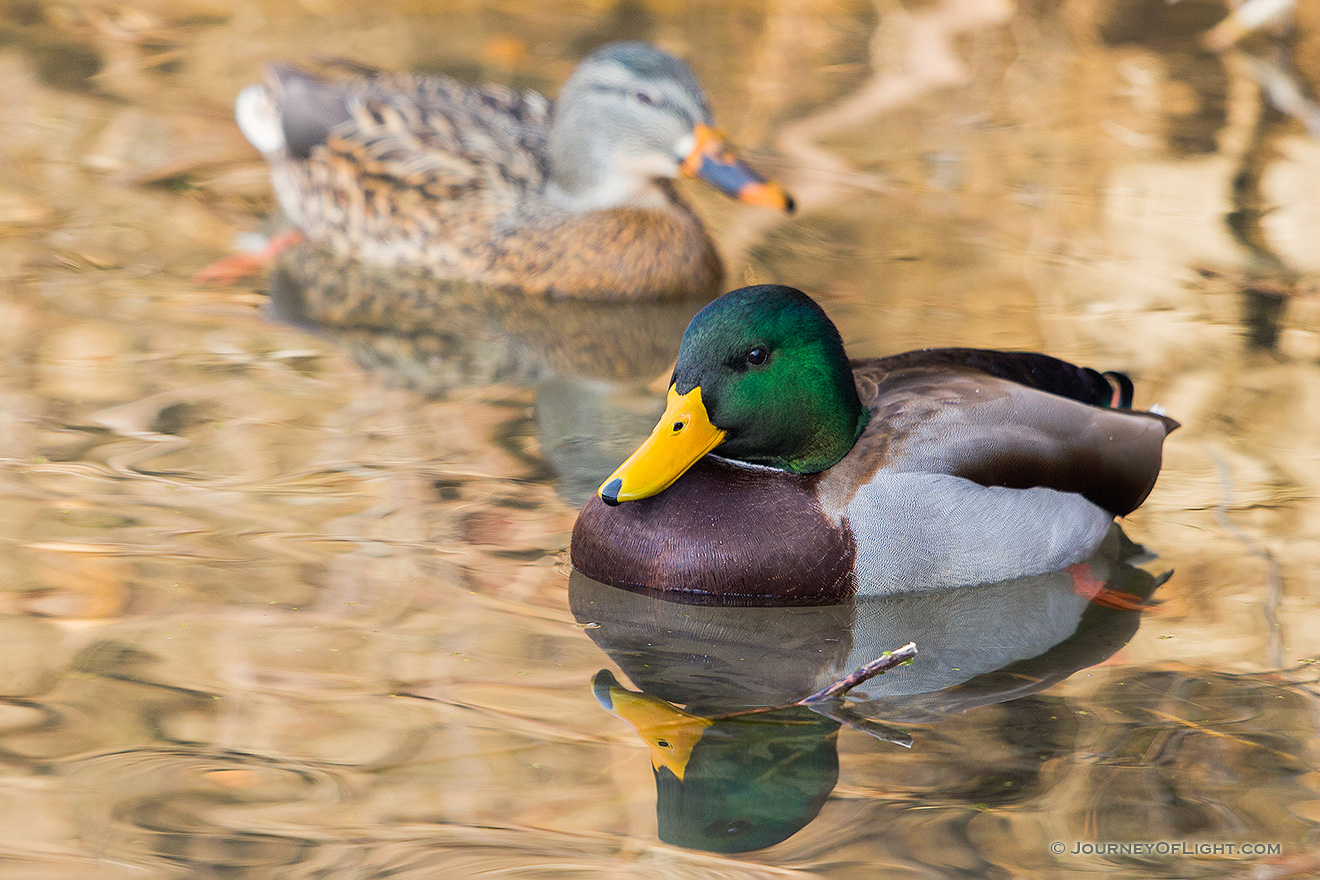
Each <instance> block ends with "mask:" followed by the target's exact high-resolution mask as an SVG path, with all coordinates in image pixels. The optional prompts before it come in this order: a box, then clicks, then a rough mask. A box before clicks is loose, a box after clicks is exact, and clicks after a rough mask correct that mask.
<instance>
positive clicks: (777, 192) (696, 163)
mask: <svg viewBox="0 0 1320 880" xmlns="http://www.w3.org/2000/svg"><path fill="white" fill-rule="evenodd" d="M692 135H693V137H694V138H695V139H696V143H695V144H694V145H693V147H692V152H690V153H688V154H687V155H686V156H684V157H683V162H682V164H680V165H679V169H680V170H681V171H682V172H683V173H684V174H686V175H688V176H689V177H700V178H701V179H702V180H704V181H706V182H707V183H709V184H710V185H711V186H713V187H715V188H716V189H718V190H719V191H720V192H724V193H728V194H729V195H731V196H733V197H734V198H736V199H738V200H739V201H742V202H746V203H748V204H749V205H759V206H761V207H762V208H775V209H777V210H780V211H787V212H788V213H790V214H791V213H793V207H794V205H793V197H792V196H790V195H789V194H788V193H786V192H784V188H783V187H781V186H780V185H779V184H777V183H771V182H769V181H767V180H765V179H764V178H763V177H761V175H759V174H757V173H756V172H755V171H753V170H752V169H751V167H749V166H748V165H747V163H746V162H744V161H743V160H742V159H739V158H738V156H737V155H736V154H735V153H734V152H733V150H732V149H730V148H729V146H728V144H727V143H726V142H725V140H724V135H723V134H721V133H720V132H718V131H716V130H715V129H713V128H711V127H710V126H709V125H702V124H700V123H698V124H697V126H696V127H695V128H694V129H693V130H692Z"/></svg>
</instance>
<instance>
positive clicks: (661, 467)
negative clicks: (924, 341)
mask: <svg viewBox="0 0 1320 880" xmlns="http://www.w3.org/2000/svg"><path fill="white" fill-rule="evenodd" d="M1110 377H1113V379H1112V381H1111V378H1110ZM1130 391H1131V384H1130V383H1129V382H1128V381H1127V379H1126V377H1122V376H1119V375H1118V374H1107V375H1102V374H1100V373H1097V372H1096V371H1094V370H1090V369H1085V368H1082V367H1076V366H1073V365H1072V364H1068V363H1065V362H1063V361H1060V360H1056V359H1054V358H1051V357H1048V356H1046V355H1043V354H1033V353H1026V352H996V351H982V350H978V349H961V348H952V349H928V350H924V351H913V352H908V353H906V354H900V355H894V356H892V357H886V358H878V359H874V360H865V361H854V362H852V363H851V364H850V363H849V361H848V359H847V356H846V355H845V354H844V350H843V342H842V340H841V339H840V338H839V333H838V331H837V330H836V329H835V328H834V325H833V324H832V323H831V322H830V319H829V318H828V317H826V315H825V312H824V311H823V310H822V309H821V308H820V306H818V305H816V303H815V302H813V301H812V300H811V299H810V298H809V297H807V296H806V295H805V294H803V293H801V292H800V291H797V290H794V289H792V288H789V287H780V286H777V285H761V286H757V287H744V288H742V289H741V290H735V291H734V292H732V293H729V294H726V295H724V296H722V297H720V298H719V299H717V300H715V301H714V302H712V303H711V304H710V305H708V306H706V308H704V309H702V310H701V311H700V312H698V313H697V315H696V317H694V318H693V319H692V322H691V323H690V324H689V325H688V328H687V330H686V332H684V334H683V340H682V342H681V343H680V346H679V351H678V364H677V366H676V367H675V369H674V374H673V379H672V383H671V385H670V388H669V397H668V406H667V408H666V409H665V413H664V415H663V416H661V418H660V423H659V424H658V425H657V426H656V428H655V430H654V432H652V434H651V436H650V437H649V438H648V439H647V440H646V442H645V443H643V444H642V446H641V447H640V448H639V449H638V450H637V451H636V452H635V453H633V455H632V456H631V457H630V458H629V459H628V460H627V461H625V462H624V463H623V464H622V465H621V466H620V467H619V469H618V470H616V471H615V472H614V473H613V474H611V475H610V477H609V478H608V479H607V480H606V481H605V483H604V484H603V485H602V486H601V487H600V489H599V490H598V496H599V497H594V498H592V499H591V500H589V501H588V503H587V505H586V507H584V508H583V510H582V513H581V514H580V515H579V517H578V520H577V523H576V525H575V526H574V528H573V539H572V551H571V553H572V561H573V565H574V567H576V568H577V569H579V570H580V571H582V572H583V573H584V574H586V575H588V576H589V577H592V578H594V579H596V580H598V581H603V582H605V583H608V584H611V585H614V586H625V587H634V588H642V589H647V590H656V591H663V592H665V593H667V594H669V595H674V596H678V597H681V598H686V599H689V600H691V601H712V602H724V603H728V602H739V601H744V602H753V601H755V602H764V601H769V602H782V603H808V604H810V603H819V602H830V601H837V600H840V599H843V598H846V597H848V596H852V595H875V594H881V593H891V592H900V591H904V590H920V589H931V588H936V587H946V586H956V585H966V584H976V583H986V582H991V581H1000V580H1007V579H1008V578H1013V577H1022V576H1026V575H1035V574H1043V573H1045V572H1050V571H1057V570H1060V569H1063V568H1065V567H1067V566H1069V565H1072V564H1074V563H1078V562H1080V561H1081V560H1083V559H1085V558H1087V557H1088V556H1089V555H1090V554H1091V553H1092V552H1094V550H1095V549H1096V547H1097V546H1098V545H1099V543H1100V541H1101V540H1102V539H1103V538H1104V536H1105V533H1106V532H1107V531H1108V530H1109V526H1110V524H1111V522H1112V521H1113V518H1114V517H1115V516H1122V515H1124V514H1127V513H1129V512H1130V511H1132V510H1134V509H1136V508H1137V507H1138V506H1139V505H1140V504H1141V502H1142V501H1144V500H1145V499H1146V496H1147V495H1148V494H1149V493H1150V490H1151V488H1152V487H1153V486H1154V485H1155V478H1156V476H1157V475H1158V474H1159V469H1160V457H1161V450H1162V447H1163V442H1164V438H1165V437H1166V436H1167V435H1168V434H1169V432H1170V431H1172V430H1173V429H1174V428H1176V427H1177V423H1176V422H1174V421H1173V420H1171V419H1168V418H1165V417H1164V416H1162V415H1158V414H1155V413H1142V412H1132V411H1131V410H1127V409H1114V408H1112V407H1111V403H1112V402H1113V401H1114V399H1115V397H1121V398H1122V405H1123V406H1127V405H1129V404H1130ZM712 451H714V452H716V453H718V455H714V454H710V455H708V454H707V453H711V452H712Z"/></svg>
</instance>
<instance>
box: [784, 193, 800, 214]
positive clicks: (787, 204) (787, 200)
mask: <svg viewBox="0 0 1320 880" xmlns="http://www.w3.org/2000/svg"><path fill="white" fill-rule="evenodd" d="M796 210H797V202H795V201H793V197H792V196H790V195H788V194H787V193H785V194H784V211H785V213H788V214H792V213H793V212H794V211H796Z"/></svg>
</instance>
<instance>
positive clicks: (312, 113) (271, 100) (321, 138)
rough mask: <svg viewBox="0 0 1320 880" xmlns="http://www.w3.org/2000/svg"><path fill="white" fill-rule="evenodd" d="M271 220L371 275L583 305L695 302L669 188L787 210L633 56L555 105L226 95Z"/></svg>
mask: <svg viewBox="0 0 1320 880" xmlns="http://www.w3.org/2000/svg"><path fill="white" fill-rule="evenodd" d="M236 115H237V116H238V120H239V126H240V127H241V128H242V129H243V132H244V133H245V134H246V135H247V137H248V140H250V141H251V142H252V143H253V145H254V146H256V147H257V148H258V149H260V150H261V151H262V153H263V154H264V155H265V156H266V158H267V160H268V161H269V162H270V163H271V173H272V180H273V182H274V186H275V192H276V195H277V196H278V197H279V200H280V204H281V206H282V207H283V209H284V211H285V213H286V214H287V215H288V216H289V218H290V219H291V220H292V221H293V223H294V225H296V226H297V227H298V228H299V229H301V230H302V231H303V232H304V233H305V234H306V235H307V236H308V237H309V238H311V239H312V240H314V241H317V242H322V243H324V244H326V245H328V246H329V247H331V248H332V249H334V250H335V251H337V252H339V253H342V254H351V255H353V256H354V257H356V258H358V259H361V260H364V261H367V262H371V263H376V264H380V265H386V266H394V267H414V268H420V269H424V270H427V271H430V272H431V273H432V274H435V275H438V276H441V277H446V278H458V279H463V280H467V281H476V282H482V283H485V284H492V285H502V286H511V287H516V288H519V289H521V290H524V291H528V292H536V293H551V294H557V295H563V296H581V297H589V298H595V299H610V298H619V299H639V298H653V297H668V296H689V295H702V294H705V295H710V294H713V293H714V292H715V290H716V289H717V288H718V286H719V283H720V280H721V277H722V269H721V266H720V260H719V256H718V254H716V252H715V247H714V244H713V243H712V242H711V240H710V237H709V236H708V235H707V234H706V231H705V230H704V229H703V228H702V225H701V222H700V221H699V220H698V219H697V217H696V216H695V215H694V214H693V213H692V211H691V209H690V208H688V206H687V205H686V204H685V203H684V202H683V201H682V199H680V198H679V196H678V194H677V192H676V191H675V190H674V187H673V185H672V183H671V181H670V179H671V178H673V177H675V176H677V175H678V174H680V173H684V174H688V175H691V176H697V177H701V178H703V179H704V180H706V181H708V182H710V183H712V184H713V185H715V186H716V187H718V188H719V189H721V190H724V191H725V192H728V193H730V194H732V195H736V196H737V197H738V198H740V199H742V200H744V201H748V202H752V203H756V204H762V205H766V206H770V207H777V208H781V209H788V210H791V209H792V202H791V200H790V199H789V198H788V197H787V196H786V195H785V194H784V192H783V191H782V190H781V189H779V188H778V187H777V186H775V185H773V184H767V183H765V182H763V181H762V180H761V179H760V178H758V177H757V176H756V175H755V174H754V173H753V172H752V171H751V169H749V168H748V167H747V166H746V165H744V164H743V163H742V162H741V161H740V160H738V159H737V158H736V157H735V156H733V154H732V153H730V152H729V150H728V148H727V147H726V146H725V145H724V143H723V140H722V138H721V136H720V135H719V134H718V132H717V131H716V130H715V129H714V128H713V123H712V121H711V114H710V109H709V107H708V106H707V103H706V98H705V96H704V95H703V94H702V91H701V86H700V85H699V84H698V83H697V80H696V77H695V76H694V75H693V74H692V71H691V70H690V69H689V68H688V67H687V65H686V64H684V63H683V62H682V61H679V60H678V59H677V58H674V57H673V56H672V55H669V54H668V53H665V52H662V51H660V50H659V49H656V48H655V47H653V46H649V45H646V44H644V43H616V44H613V45H610V46H606V47H604V48H602V49H600V50H598V51H596V52H594V53H593V54H591V55H590V56H588V57H587V58H586V59H585V60H584V61H583V62H582V63H581V65H579V67H578V68H577V70H576V71H575V72H574V74H573V75H572V77H570V78H569V80H568V81H567V82H566V83H565V84H564V88H563V90H562V92H561V94H560V97H559V101H558V104H557V105H556V106H555V107H554V109H553V111H552V109H551V105H550V103H549V102H548V101H547V100H546V99H545V98H543V97H541V96H540V95H538V94H536V93H534V92H513V91H510V90H508V89H504V88H500V87H497V86H467V85H463V84H461V83H458V82H455V81H454V80H451V79H447V78H444V77H434V76H430V77H428V76H411V75H405V74H392V75H391V74H378V75H372V76H366V77H359V78H356V79H352V80H347V81H339V82H332V81H328V80H323V79H320V78H318V77H315V76H313V75H311V74H309V73H306V72H303V71H300V70H296V69H294V68H290V67H275V68H273V69H272V70H271V72H270V77H269V81H268V83H267V84H266V85H264V86H263V85H254V86H249V87H248V88H247V89H245V90H244V91H243V93H242V94H241V95H240V96H239V99H238V103H237V107H236Z"/></svg>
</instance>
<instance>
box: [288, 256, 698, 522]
mask: <svg viewBox="0 0 1320 880" xmlns="http://www.w3.org/2000/svg"><path fill="white" fill-rule="evenodd" d="M268 293H269V296H270V305H269V310H270V312H271V313H272V315H273V316H274V317H275V318H277V319H278V320H281V321H285V322H287V323H291V324H295V325H297V326H300V327H305V328H307V329H309V330H313V331H314V332H316V333H319V334H322V335H324V336H326V337H328V338H330V339H331V340H333V341H334V342H335V343H336V344H337V345H340V346H342V347H344V348H345V349H347V350H348V351H349V352H350V353H351V354H352V356H353V357H354V359H355V360H356V361H357V362H358V363H359V364H360V365H361V366H363V367H364V368H365V369H369V370H372V371H374V372H378V373H380V374H382V375H384V376H385V377H387V378H388V380H389V381H390V382H392V383H396V384H399V385H402V386H404V387H408V388H413V389H416V390H418V391H421V392H423V393H425V394H430V395H443V394H444V393H446V392H447V391H449V390H451V389H454V388H461V387H468V386H473V385H495V384H510V385H522V386H527V387H530V388H533V389H534V390H535V393H536V398H535V405H534V409H535V419H536V427H537V435H538V437H539V439H540V445H541V451H542V453H543V454H544V455H545V456H546V457H547V458H548V459H549V460H550V462H551V464H552V466H553V467H554V469H555V470H556V472H557V473H558V474H559V476H560V483H559V488H560V491H561V492H563V494H564V495H565V497H567V498H569V499H571V500H572V501H574V502H575V503H580V502H581V501H582V500H585V498H586V497H587V496H588V495H589V494H590V492H591V491H592V489H594V488H595V485H596V483H597V481H598V480H599V475H600V472H601V471H602V470H604V469H606V468H608V467H610V466H612V465H613V464H614V463H615V462H617V461H618V460H619V458H620V457H621V456H623V455H625V454H627V451H628V447H629V446H630V445H631V444H632V443H633V442H635V438H636V437H637V436H638V435H639V434H643V433H645V431H646V429H647V428H648V427H649V426H650V425H651V424H653V423H654V421H655V415H656V412H657V411H658V409H659V407H658V405H657V404H656V402H655V400H654V395H653V394H651V393H650V392H648V391H647V390H646V384H647V383H649V382H650V381H651V380H653V379H654V378H655V377H656V376H658V375H661V374H662V372H663V371H664V370H665V369H667V368H668V367H669V366H670V365H671V364H672V363H673V352H674V349H675V347H676V346H677V345H678V340H679V338H680V337H681V336H682V334H683V328H684V327H685V326H686V325H687V322H688V319H689V318H691V317H692V315H693V314H694V313H695V312H696V311H697V310H698V309H699V308H700V307H701V306H702V305H703V301H701V300H696V301H693V300H671V301H666V302H651V303H631V302H618V303H588V302H582V301H579V300H549V299H544V298H541V297H528V296H524V295H522V294H520V293H518V292H516V291H506V290H501V289H499V288H492V287H486V286H483V285H475V284H467V283H464V282H454V281H439V280H437V279H434V278H430V277H427V276H425V275H418V274H404V273H398V272H389V271H385V270H381V269H377V268H373V267H369V266H364V265H362V264H360V263H357V262H354V261H351V260H346V259H343V258H338V257H335V256H333V255H331V254H329V253H327V252H326V251H323V250H321V249H320V248H316V247H313V246H311V245H307V244H302V245H298V246H295V247H294V248H292V249H290V250H288V251H285V252H284V253H283V254H282V255H281V256H280V258H279V260H278V262H277V263H276V266H275V270H274V271H273V272H272V273H271V275H270V279H269V286H268Z"/></svg>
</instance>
